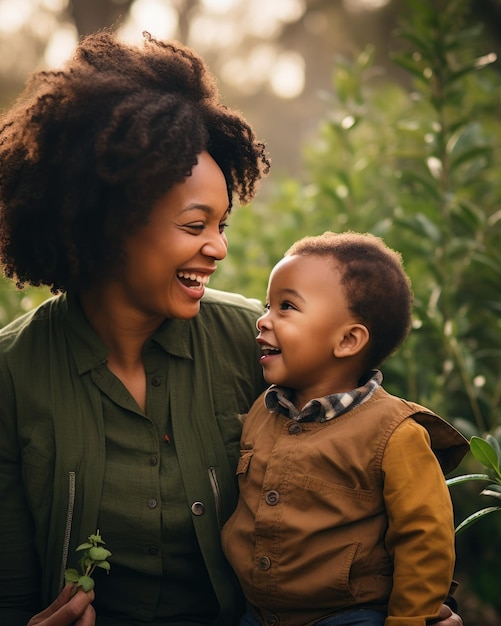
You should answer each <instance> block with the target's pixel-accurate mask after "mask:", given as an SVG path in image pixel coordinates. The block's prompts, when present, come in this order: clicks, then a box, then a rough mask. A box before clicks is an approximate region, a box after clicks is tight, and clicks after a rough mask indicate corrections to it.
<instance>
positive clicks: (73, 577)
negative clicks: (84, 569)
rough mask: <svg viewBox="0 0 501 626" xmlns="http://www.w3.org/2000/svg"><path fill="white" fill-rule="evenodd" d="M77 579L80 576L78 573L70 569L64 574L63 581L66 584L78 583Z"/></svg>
mask: <svg viewBox="0 0 501 626" xmlns="http://www.w3.org/2000/svg"><path fill="white" fill-rule="evenodd" d="M79 578H80V574H79V573H78V571H77V570H76V569H72V568H70V569H67V570H66V571H65V572H64V580H65V582H66V583H67V584H69V583H78V580H79Z"/></svg>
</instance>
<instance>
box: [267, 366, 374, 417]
mask: <svg viewBox="0 0 501 626" xmlns="http://www.w3.org/2000/svg"><path fill="white" fill-rule="evenodd" d="M382 382H383V374H382V373H381V372H380V371H379V370H372V371H370V372H369V374H368V375H367V377H365V379H362V380H361V383H362V384H361V386H360V387H357V388H356V389H352V390H351V391H343V392H342V393H333V394H332V395H330V396H324V397H323V398H314V399H313V400H310V401H309V402H308V403H307V404H305V405H304V407H303V408H302V409H301V410H300V411H298V410H297V409H296V407H295V406H294V404H293V402H292V399H293V397H294V391H293V390H292V389H289V388H288V387H280V386H278V385H272V386H271V387H270V388H269V389H268V391H267V392H266V394H265V398H264V402H265V405H266V408H267V409H269V410H270V411H277V412H278V413H281V414H282V415H286V416H287V417H289V418H290V419H293V420H296V421H297V422H327V421H328V420H331V419H333V418H334V417H338V416H339V415H342V414H343V413H346V412H347V411H349V410H351V409H354V408H355V407H356V406H359V405H360V404H362V403H364V402H367V400H368V399H369V398H370V397H371V396H372V395H373V394H374V393H375V392H376V391H377V389H379V387H380V386H381V383H382Z"/></svg>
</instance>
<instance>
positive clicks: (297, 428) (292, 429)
mask: <svg viewBox="0 0 501 626" xmlns="http://www.w3.org/2000/svg"><path fill="white" fill-rule="evenodd" d="M302 432H303V427H302V426H301V424H298V423H297V422H292V424H290V426H289V435H299V433H302Z"/></svg>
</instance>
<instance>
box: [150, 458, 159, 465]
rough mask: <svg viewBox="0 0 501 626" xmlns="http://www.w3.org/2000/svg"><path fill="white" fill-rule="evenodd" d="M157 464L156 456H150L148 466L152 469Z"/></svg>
mask: <svg viewBox="0 0 501 626" xmlns="http://www.w3.org/2000/svg"><path fill="white" fill-rule="evenodd" d="M157 463H158V459H157V457H156V456H150V465H151V466H152V467H154V466H155V465H156V464H157Z"/></svg>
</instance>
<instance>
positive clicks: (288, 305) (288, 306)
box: [280, 301, 295, 311]
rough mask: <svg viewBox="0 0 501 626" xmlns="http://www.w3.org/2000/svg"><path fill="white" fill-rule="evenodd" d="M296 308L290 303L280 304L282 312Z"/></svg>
mask: <svg viewBox="0 0 501 626" xmlns="http://www.w3.org/2000/svg"><path fill="white" fill-rule="evenodd" d="M294 308H295V307H294V306H293V305H292V304H291V303H290V302H287V301H284V302H281V303H280V309H281V310H282V311H287V310H288V309H294Z"/></svg>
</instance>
